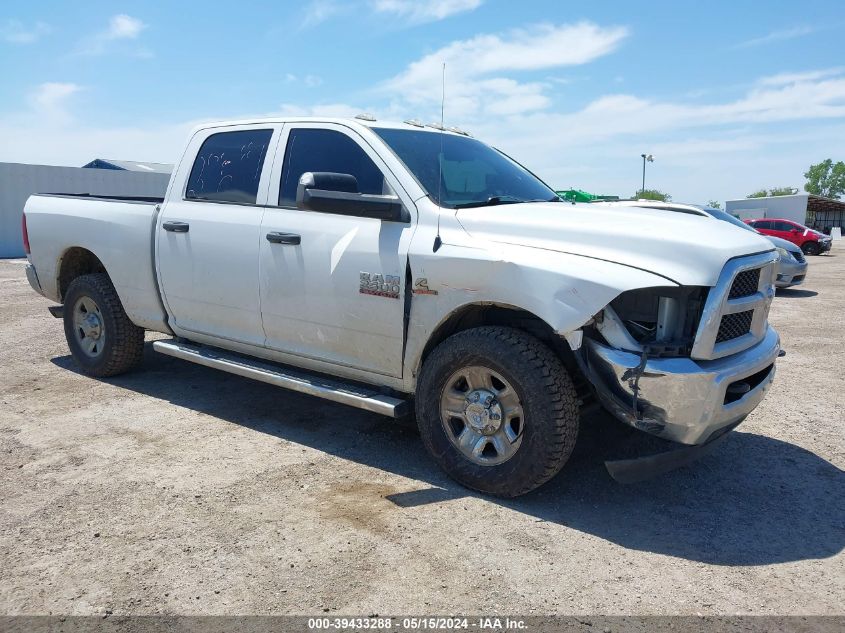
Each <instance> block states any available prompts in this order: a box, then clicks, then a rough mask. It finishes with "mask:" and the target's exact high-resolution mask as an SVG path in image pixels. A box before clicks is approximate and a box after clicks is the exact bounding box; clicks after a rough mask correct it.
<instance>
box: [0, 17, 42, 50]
mask: <svg viewBox="0 0 845 633" xmlns="http://www.w3.org/2000/svg"><path fill="white" fill-rule="evenodd" d="M52 32H53V27H51V26H50V25H49V24H46V23H45V22H36V23H35V24H33V25H32V26H31V27H27V26H26V25H24V24H23V22H21V21H20V20H6V22H5V23H4V24H3V25H2V26H0V38H2V39H3V40H4V41H6V42H8V43H9V44H33V43H34V42H37V41H38V40H40V39H41V38H42V37H44V36H45V35H49V34H50V33H52Z"/></svg>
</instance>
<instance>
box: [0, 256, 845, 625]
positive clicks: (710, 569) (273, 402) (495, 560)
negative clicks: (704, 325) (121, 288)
mask: <svg viewBox="0 0 845 633" xmlns="http://www.w3.org/2000/svg"><path fill="white" fill-rule="evenodd" d="M840 244H841V243H840ZM47 305H48V303H47V301H46V300H44V299H42V298H41V297H39V296H37V295H35V293H33V292H32V291H31V290H30V288H29V286H28V285H27V283H26V280H25V278H24V268H23V264H22V262H20V261H4V262H0V355H1V357H2V368H3V372H2V375H0V394H2V395H0V466H1V467H2V479H0V613H3V614H47V613H52V614H103V613H106V612H113V613H114V614H115V615H118V614H126V613H132V614H142V613H143V614H148V613H178V614H246V613H250V614H264V613H308V614H311V613H315V614H321V615H322V614H324V613H327V614H335V613H341V614H359V615H361V614H362V615H367V614H374V613H379V614H403V613H409V612H410V613H417V614H424V613H450V612H458V613H473V614H491V613H494V612H497V613H507V614H519V615H530V614H553V613H562V614H577V613H605V614H694V613H703V614H728V613H729V614H737V613H739V614H789V613H792V614H831V613H843V607H842V605H843V604H845V556H843V553H842V550H843V547H845V474H844V473H843V470H842V469H843V468H845V248H840V249H836V250H834V252H833V254H832V255H830V256H825V257H815V258H811V264H810V273H809V278H808V281H807V284H806V285H805V286H803V288H802V289H800V290H793V291H786V292H781V293H779V294H778V297H777V299H776V300H775V303H774V308H773V312H772V317H771V318H772V321H773V322H774V324H775V326H776V327H777V328H778V330H779V331H780V334H781V337H782V339H783V343H784V347H785V348H786V350H787V351H788V355H787V356H786V357H785V358H783V359H781V361H780V362H779V365H778V377H777V379H776V384H775V387H774V388H773V390H772V392H771V393H770V395H769V396H768V397H767V399H766V400H765V401H764V403H763V404H762V406H760V407H759V408H758V409H757V410H756V411H755V412H754V413H753V414H752V415H751V416H750V417H749V418H748V420H747V421H746V422H745V423H744V424H743V425H742V426H740V428H739V430H738V431H736V432H735V433H733V434H732V436H731V437H729V438H728V440H727V441H726V442H725V443H724V444H723V445H722V446H721V447H720V449H719V450H718V451H716V452H715V453H714V454H713V455H710V456H708V457H706V458H704V459H703V460H702V461H700V462H698V463H697V464H695V465H693V466H692V467H688V468H686V469H683V470H680V471H676V472H674V473H671V474H669V475H665V476H663V477H661V478H659V479H656V480H653V481H650V482H646V483H641V484H637V485H631V486H622V485H619V484H617V483H615V482H613V481H612V480H611V479H610V477H609V476H608V475H607V473H606V471H605V470H604V467H603V464H602V459H603V457H606V456H610V455H611V454H613V452H614V451H616V450H618V449H620V447H623V446H624V445H626V444H627V443H628V442H629V441H631V440H632V435H631V433H632V432H628V431H627V430H625V429H623V428H622V427H621V426H620V425H617V424H615V423H613V422H612V421H610V420H608V419H607V418H606V417H605V416H602V415H599V416H593V417H591V418H589V419H585V420H584V424H583V428H582V433H581V435H580V437H579V446H578V448H577V449H576V454H575V455H574V457H573V459H572V460H571V461H570V463H569V464H568V465H567V466H566V468H565V469H564V471H563V472H562V473H561V474H560V475H559V476H558V477H557V478H556V479H555V480H553V481H552V482H551V483H550V484H548V485H546V486H544V487H543V488H541V489H540V490H539V491H537V492H535V493H533V494H531V495H529V496H527V497H524V498H521V499H518V500H516V501H509V502H502V501H497V500H493V499H489V498H484V497H482V496H479V495H476V494H472V493H469V492H467V491H466V490H464V489H462V488H460V487H459V486H457V485H455V484H453V483H452V482H450V481H449V480H448V479H446V478H445V477H444V476H443V475H442V474H441V473H440V472H439V471H438V469H437V468H436V467H435V466H434V465H433V464H432V463H431V462H430V461H429V460H428V458H427V456H426V455H425V453H424V451H423V448H422V446H421V444H420V442H419V439H418V437H417V436H416V435H415V434H414V432H413V431H411V430H408V429H403V428H401V427H399V426H396V425H394V424H392V423H391V422H390V421H388V420H387V419H383V418H380V417H378V416H375V415H371V414H368V413H365V412H361V411H358V410H354V409H348V408H345V407H341V406H338V405H333V404H329V403H325V402H322V401H320V400H316V399H311V398H308V397H305V396H299V395H296V394H291V393H287V392H285V391H280V390H277V389H274V388H273V387H270V386H268V385H263V384H259V383H254V382H250V381H249V380H246V379H242V378H238V377H234V376H229V375H226V374H222V373H218V372H215V371H214V370H211V369H205V368H202V367H198V366H194V365H190V364H188V363H185V362H181V361H177V360H174V359H170V358H168V357H164V356H161V355H158V354H155V353H153V352H152V351H151V350H148V352H147V358H146V359H145V363H144V366H143V369H142V370H141V371H138V372H135V373H132V374H131V375H126V376H122V377H119V378H116V379H110V380H105V381H99V380H95V379H91V378H87V377H84V376H82V375H80V374H79V373H77V371H76V370H75V368H74V365H73V363H72V362H71V360H70V357H69V356H68V351H67V348H66V346H65V342H64V338H63V333H62V327H61V323H60V322H59V321H57V320H55V319H53V318H52V317H51V316H50V315H49V314H48V312H47V309H46V308H47Z"/></svg>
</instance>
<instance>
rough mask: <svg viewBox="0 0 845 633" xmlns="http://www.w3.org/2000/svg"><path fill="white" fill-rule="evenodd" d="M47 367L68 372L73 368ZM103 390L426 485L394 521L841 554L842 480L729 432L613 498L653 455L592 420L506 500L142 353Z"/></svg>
mask: <svg viewBox="0 0 845 633" xmlns="http://www.w3.org/2000/svg"><path fill="white" fill-rule="evenodd" d="M148 348H150V345H149V344H148ZM53 363H54V364H56V365H57V366H59V367H61V368H63V369H68V370H71V371H77V370H76V366H75V365H74V363H73V361H72V360H71V358H70V356H62V357H57V358H54V359H53ZM108 382H109V383H110V384H113V385H116V386H120V387H122V388H125V389H128V390H131V391H134V392H138V393H142V394H145V395H148V396H150V397H153V398H158V399H161V400H165V401H168V402H171V403H173V404H175V405H178V406H181V407H186V408H189V409H193V410H197V411H201V412H203V413H206V414H208V415H212V416H214V417H217V418H219V419H221V420H225V421H227V422H231V423H234V424H238V425H241V426H243V427H247V428H251V429H254V430H255V431H258V432H261V433H267V434H270V435H273V436H275V437H278V438H281V439H284V440H287V441H291V442H295V443H298V444H301V445H305V446H309V447H312V448H314V449H317V450H320V451H323V452H326V453H328V454H331V455H335V456H337V457H341V458H343V459H348V460H352V461H354V462H357V463H360V464H363V465H366V466H370V467H373V468H378V469H382V470H385V471H388V472H392V473H395V474H397V475H400V476H403V477H408V478H410V479H414V480H418V481H421V482H425V485H423V486H416V489H412V490H409V491H407V492H400V493H398V494H393V495H389V496H387V497H386V498H387V499H389V500H391V501H392V502H393V503H395V504H396V505H397V510H400V511H411V512H412V511H413V508H415V507H418V506H420V505H424V504H438V503H443V502H447V501H451V500H454V499H459V498H462V497H480V498H484V499H486V500H487V501H488V502H489V503H496V504H500V505H502V506H504V507H507V508H509V509H511V510H513V511H515V512H521V513H525V514H528V515H531V516H533V517H535V518H536V519H538V520H540V521H548V522H551V523H556V524H560V525H564V526H567V527H569V528H572V529H575V530H578V531H581V532H584V533H587V534H592V535H595V536H598V537H599V538H602V539H605V540H607V541H610V542H613V543H616V544H618V545H620V546H623V547H627V548H631V549H636V550H642V551H648V552H654V553H658V554H664V555H669V556H677V557H679V558H684V559H688V560H694V561H700V562H704V563H709V564H715V565H766V564H772V563H783V562H790V561H798V560H805V559H821V558H828V557H831V556H834V555H836V554H837V553H839V552H840V551H841V550H842V549H843V546H845V472H843V471H842V470H840V469H839V468H837V467H836V466H834V465H833V464H831V463H830V462H828V461H826V460H824V459H822V458H820V457H819V456H817V455H815V454H814V453H812V452H810V451H808V450H805V449H803V448H800V447H798V446H795V445H793V444H790V443H788V442H783V441H780V440H776V439H773V438H770V437H765V436H762V435H757V434H754V433H748V432H743V431H735V432H733V433H732V434H731V436H730V437H728V438H727V440H726V441H725V442H723V443H722V445H721V446H720V447H719V448H718V449H717V450H716V451H715V452H714V453H713V454H711V455H709V456H707V457H705V458H703V459H701V460H700V461H698V462H696V463H694V464H693V465H691V466H690V467H687V468H683V469H680V470H676V471H674V472H672V473H669V474H666V475H663V476H661V477H659V478H656V479H654V480H651V481H646V482H642V483H638V484H634V485H621V484H619V483H617V482H615V481H613V480H612V479H611V478H610V476H609V475H608V474H607V471H606V470H605V468H604V464H603V460H605V459H608V458H615V457H619V456H630V455H632V454H634V453H636V452H637V451H638V450H639V449H640V445H639V443H642V444H643V446H642V448H644V449H645V450H648V448H649V446H648V445H649V442H650V441H651V440H650V438H648V437H647V436H645V435H642V434H640V433H637V432H635V431H633V430H630V429H628V428H627V427H624V426H622V425H620V424H618V423H616V422H615V421H613V420H611V419H610V418H609V416H607V415H604V414H598V415H594V416H591V417H589V418H586V419H584V420H583V421H582V431H581V433H580V435H579V438H578V445H577V447H576V449H575V452H574V453H573V455H572V458H571V459H570V461H569V462H568V463H567V465H566V466H565V467H564V469H563V471H562V472H561V473H560V474H559V475H558V476H557V477H556V478H554V479H553V480H552V481H551V482H549V483H548V484H546V485H545V486H543V487H541V488H540V489H539V490H536V491H535V492H533V493H531V494H529V495H526V496H524V497H520V498H518V499H514V500H501V499H496V498H492V497H486V496H484V495H479V494H477V493H473V492H471V491H469V490H467V489H465V488H463V487H461V486H459V485H457V484H455V483H454V482H452V481H451V480H450V479H448V478H447V477H446V476H445V475H444V474H443V473H442V472H441V471H440V470H439V468H438V467H437V466H436V465H435V464H434V463H433V462H432V461H431V460H430V459H429V458H428V456H427V454H426V453H425V451H424V449H423V446H422V443H421V442H420V440H419V437H418V436H417V434H416V432H415V430H414V429H413V428H412V427H409V426H407V425H404V426H403V425H402V424H397V423H396V422H394V421H391V420H389V419H387V418H383V417H381V416H378V415H374V414H371V413H368V412H365V411H360V410H357V409H351V408H349V407H344V406H341V405H336V404H333V403H330V402H325V401H322V400H317V399H314V398H310V397H308V396H304V395H300V394H296V393H291V392H287V391H284V390H280V389H277V388H274V387H272V386H270V385H265V384H262V383H258V382H254V381H251V380H248V379H246V378H241V377H238V376H232V375H229V374H225V373H222V372H218V371H216V370H213V369H208V368H205V367H201V366H198V365H193V364H190V363H187V362H182V361H179V360H176V359H173V358H170V357H167V356H163V355H160V354H157V353H154V352H153V351H152V349H151V348H150V349H148V350H147V353H146V357H145V361H144V365H143V368H142V370H141V371H137V372H134V373H131V374H127V375H125V376H120V377H117V378H112V379H109V380H108ZM741 428H742V427H740V429H741Z"/></svg>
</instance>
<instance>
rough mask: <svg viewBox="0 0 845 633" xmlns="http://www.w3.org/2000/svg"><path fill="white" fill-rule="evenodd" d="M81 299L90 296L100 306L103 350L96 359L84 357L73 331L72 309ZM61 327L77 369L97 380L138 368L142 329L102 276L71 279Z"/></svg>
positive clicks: (141, 356) (98, 274)
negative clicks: (132, 319) (127, 313)
mask: <svg viewBox="0 0 845 633" xmlns="http://www.w3.org/2000/svg"><path fill="white" fill-rule="evenodd" d="M80 297H89V298H90V299H91V300H93V302H94V303H95V304H96V305H97V306H98V307H99V309H100V314H101V316H102V327H103V330H104V332H105V335H106V336H105V342H104V343H103V348H102V350H101V351H100V352H99V354H98V355H97V356H96V357H91V356H89V355H87V354H86V353H85V352H84V351H83V350H82V347H81V344H80V342H79V340H78V339H77V336H76V335H75V332H74V329H75V325H74V318H73V314H72V311H73V308H74V305H75V304H76V303H77V301H78V300H79V299H80ZM64 326H65V338H66V339H67V344H68V347H69V348H70V353H71V355H72V356H73V359H74V361H76V364H77V365H79V367H80V369H81V370H82V371H83V372H84V373H86V374H88V375H90V376H97V377H100V378H103V377H106V376H116V375H118V374H122V373H125V372H127V371H129V370H130V369H132V368H133V367H135V366H137V365H138V364H139V363H140V362H141V360H142V358H143V356H144V329H143V328H140V327H138V326H137V325H135V324H134V323H132V321H130V320H129V317H127V316H126V312H125V311H124V310H123V305H122V304H121V303H120V299H119V298H118V296H117V291H116V290H115V289H114V285H113V284H112V282H111V279H109V276H108V275H107V274H105V273H96V274H91V275H82V276H80V277H77V278H76V279H74V280H73V281H72V282H71V283H70V286H68V289H67V292H66V293H65V296H64Z"/></svg>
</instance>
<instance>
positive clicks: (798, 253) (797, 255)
mask: <svg viewBox="0 0 845 633" xmlns="http://www.w3.org/2000/svg"><path fill="white" fill-rule="evenodd" d="M790 252H791V253H792V256H793V257H794V258H795V259H796V260H798V263H799V264H803V263H804V262H805V261H807V260H806V259H805V258H804V253H802V252H801V251H790Z"/></svg>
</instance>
